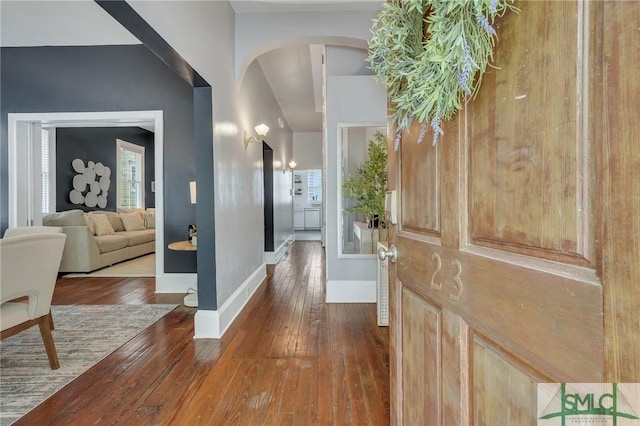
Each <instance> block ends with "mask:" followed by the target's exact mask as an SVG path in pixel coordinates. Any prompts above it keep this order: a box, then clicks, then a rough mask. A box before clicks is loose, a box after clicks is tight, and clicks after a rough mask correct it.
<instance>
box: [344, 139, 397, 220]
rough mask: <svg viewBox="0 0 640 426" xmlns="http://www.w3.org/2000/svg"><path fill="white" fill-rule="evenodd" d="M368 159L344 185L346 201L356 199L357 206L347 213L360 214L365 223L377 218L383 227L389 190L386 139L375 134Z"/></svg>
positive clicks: (346, 210) (346, 212)
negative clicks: (387, 191) (385, 203)
mask: <svg viewBox="0 0 640 426" xmlns="http://www.w3.org/2000/svg"><path fill="white" fill-rule="evenodd" d="M367 151H368V153H369V159H368V160H367V161H365V162H364V163H363V164H362V166H360V168H359V169H358V170H357V171H356V172H355V174H353V175H351V176H349V177H347V178H346V179H345V180H344V182H343V184H342V196H343V198H353V199H354V200H355V201H356V205H355V206H353V207H349V208H346V209H344V213H345V214H348V213H357V214H360V215H361V216H362V217H364V219H365V220H366V221H373V220H374V219H375V218H376V217H377V218H378V221H379V226H380V227H383V228H384V227H385V222H384V196H385V192H386V189H387V138H386V136H385V135H384V134H382V133H381V132H378V131H377V132H375V133H374V134H373V136H372V138H371V140H370V141H369V145H368V148H367Z"/></svg>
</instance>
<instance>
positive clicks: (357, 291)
mask: <svg viewBox="0 0 640 426" xmlns="http://www.w3.org/2000/svg"><path fill="white" fill-rule="evenodd" d="M325 301H326V302H327V303H376V282H375V281H327V297H326V300H325Z"/></svg>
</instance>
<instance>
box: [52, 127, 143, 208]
mask: <svg viewBox="0 0 640 426" xmlns="http://www.w3.org/2000/svg"><path fill="white" fill-rule="evenodd" d="M153 137H154V135H153V133H152V132H150V131H148V130H145V129H142V128H140V127H69V128H58V129H56V191H57V192H56V211H64V210H71V209H82V210H85V211H89V210H109V211H116V205H117V202H116V194H117V191H116V183H117V182H116V179H115V175H116V170H117V162H116V158H117V153H116V139H122V140H124V141H126V142H130V143H133V144H136V145H140V146H142V147H144V157H145V158H144V170H145V176H144V181H145V189H144V194H145V197H144V198H145V207H147V208H149V207H155V194H154V193H153V192H152V191H151V182H152V181H153V180H154V179H155V177H154V158H155V155H154V152H153ZM76 158H79V159H80V160H82V161H83V162H84V163H85V164H86V163H87V162H89V161H93V162H94V163H98V162H100V163H102V164H103V165H105V166H107V167H109V168H110V169H111V176H112V178H111V187H110V188H109V192H108V195H107V206H106V207H105V208H104V209H100V208H99V207H93V208H90V207H86V206H84V205H78V204H73V203H72V202H71V201H70V200H69V191H71V189H72V188H73V177H74V176H75V175H76V172H75V171H74V170H73V167H72V166H71V162H72V161H73V160H74V159H76Z"/></svg>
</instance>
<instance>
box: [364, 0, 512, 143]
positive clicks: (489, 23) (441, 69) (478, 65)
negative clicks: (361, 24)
mask: <svg viewBox="0 0 640 426" xmlns="http://www.w3.org/2000/svg"><path fill="white" fill-rule="evenodd" d="M511 2H513V0H511ZM510 9H511V10H517V8H515V7H514V6H513V5H511V4H509V3H508V1H507V0H446V1H443V0H390V1H386V2H384V3H383V9H382V11H381V12H380V14H379V15H378V16H377V17H376V19H374V21H373V29H372V33H373V35H372V37H371V40H370V41H369V62H370V64H371V69H372V70H373V71H374V72H375V73H376V74H377V76H378V77H379V78H380V79H381V80H382V81H383V83H384V84H385V86H386V87H387V91H388V93H389V99H390V100H391V102H392V104H393V106H394V113H393V116H392V117H391V118H392V121H393V124H394V131H395V133H396V140H395V148H396V149H397V148H398V144H399V142H400V135H401V133H402V131H404V130H408V129H409V128H410V127H411V123H412V122H413V121H414V120H415V121H416V122H419V123H422V130H421V131H420V135H419V137H418V142H421V141H422V138H423V136H424V133H425V132H426V129H427V126H431V128H432V129H433V143H434V144H435V143H436V142H437V140H438V136H439V135H441V134H442V129H441V127H440V123H441V121H442V120H448V119H450V118H451V117H452V116H453V115H454V114H455V113H456V112H458V111H459V110H460V109H462V106H463V104H464V102H465V101H466V100H467V99H468V98H470V97H472V96H474V95H475V94H476V93H477V91H478V88H479V87H480V82H481V79H482V74H483V73H484V71H485V69H486V67H487V65H488V64H489V60H490V59H491V57H492V55H493V45H494V39H495V37H496V36H497V33H496V30H495V28H494V27H493V22H494V20H495V18H496V16H502V15H503V14H504V13H505V12H506V11H507V10H510Z"/></svg>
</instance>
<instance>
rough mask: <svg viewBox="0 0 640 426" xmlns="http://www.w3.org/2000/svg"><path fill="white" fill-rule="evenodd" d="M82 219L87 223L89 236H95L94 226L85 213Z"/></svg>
mask: <svg viewBox="0 0 640 426" xmlns="http://www.w3.org/2000/svg"><path fill="white" fill-rule="evenodd" d="M84 219H85V220H86V221H87V226H88V227H89V230H90V231H91V234H93V235H96V224H95V223H93V220H91V216H90V215H88V214H87V213H85V214H84Z"/></svg>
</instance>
